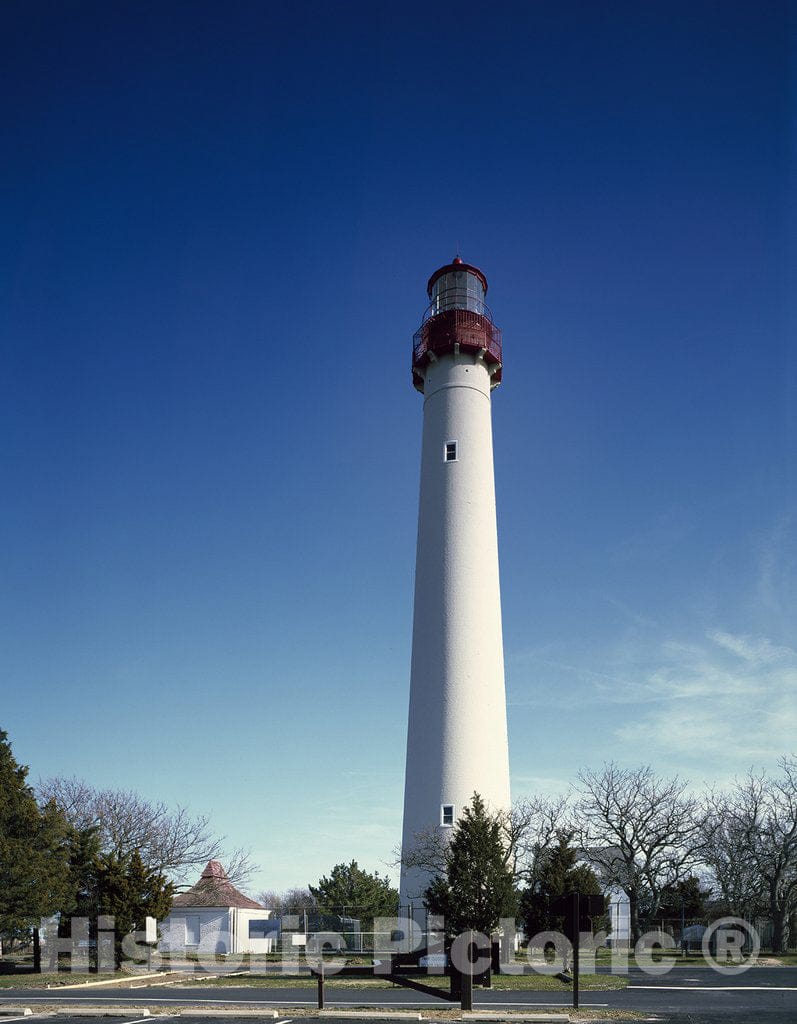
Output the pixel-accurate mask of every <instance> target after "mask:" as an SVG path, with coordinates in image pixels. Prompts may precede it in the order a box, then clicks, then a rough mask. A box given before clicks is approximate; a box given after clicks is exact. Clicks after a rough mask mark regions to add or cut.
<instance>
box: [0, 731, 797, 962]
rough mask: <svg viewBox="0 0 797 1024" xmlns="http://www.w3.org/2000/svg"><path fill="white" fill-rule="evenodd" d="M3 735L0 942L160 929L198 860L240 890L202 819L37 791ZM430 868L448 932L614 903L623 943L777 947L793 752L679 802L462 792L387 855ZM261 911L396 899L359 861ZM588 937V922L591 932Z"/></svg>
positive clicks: (787, 865)
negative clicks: (457, 806) (570, 902)
mask: <svg viewBox="0 0 797 1024" xmlns="http://www.w3.org/2000/svg"><path fill="white" fill-rule="evenodd" d="M27 774H28V770H27V768H25V767H24V766H20V765H19V764H17V762H16V761H15V759H14V756H13V753H12V750H11V745H10V743H9V742H8V737H7V734H6V733H5V732H2V731H0V940H2V941H3V942H4V944H5V946H6V947H7V946H8V944H9V943H13V942H14V941H15V940H17V939H24V938H27V937H28V936H29V934H30V929H31V928H32V927H34V926H35V925H36V924H37V923H38V921H39V920H40V919H41V918H42V917H48V916H50V915H53V914H61V915H62V917H63V918H64V919H68V918H69V917H72V916H82V917H89V918H90V919H96V917H97V915H98V914H114V915H115V916H116V918H117V922H118V930H119V931H120V934H124V929H127V930H135V929H140V928H141V927H143V921H144V918H145V917H146V916H153V917H156V918H158V919H162V918H163V917H165V916H166V915H167V914H168V912H169V908H170V906H171V901H172V898H173V895H174V892H175V891H176V889H177V887H178V886H179V885H180V884H181V883H182V882H183V880H184V879H186V878H187V877H188V876H189V874H191V873H192V872H195V871H196V869H197V868H198V867H200V866H204V864H205V863H207V861H208V860H211V859H223V860H224V862H225V863H226V865H227V869H228V875H229V877H230V878H231V880H233V881H234V882H236V883H238V884H242V883H244V882H245V881H246V879H247V878H248V877H249V876H250V875H251V873H252V871H253V870H254V869H255V865H253V864H252V863H251V860H250V858H249V855H248V854H247V852H246V851H244V850H241V849H238V850H234V851H230V852H229V853H228V854H227V855H226V856H225V854H224V852H223V844H224V839H223V837H217V836H214V835H213V833H212V831H211V828H210V822H209V819H208V818H207V817H204V816H202V815H192V814H190V813H189V811H188V810H187V809H186V808H184V807H177V808H176V809H170V808H169V807H168V806H167V805H166V804H164V803H162V802H154V801H149V800H146V799H143V798H142V797H140V796H138V795H137V794H135V793H132V792H130V791H124V790H111V789H98V788H96V787H93V786H91V785H89V784H88V783H85V782H83V781H81V780H78V779H74V778H72V779H64V778H56V779H48V780H45V781H43V782H40V783H39V785H38V787H37V788H36V789H34V788H33V787H32V786H31V785H30V784H29V782H28V781H27ZM400 857H403V863H404V864H405V866H408V867H423V868H426V869H427V870H429V871H430V873H431V876H432V878H433V881H432V884H431V885H430V887H429V889H428V890H427V892H426V903H427V906H428V907H429V909H430V910H432V911H433V912H434V913H440V914H443V915H444V916H445V917H446V918H447V920H448V921H449V922H450V924H451V926H452V927H454V926H456V925H458V924H462V925H463V927H469V928H475V929H477V930H480V931H487V932H490V931H491V930H493V929H494V928H495V927H496V926H497V922H498V920H499V919H500V918H502V917H503V918H507V917H516V918H517V919H518V920H520V921H521V922H522V923H523V925H524V928H525V930H526V931H527V933H529V934H534V933H536V932H538V931H540V930H542V929H543V928H549V929H551V930H561V929H560V928H559V927H558V922H557V921H556V919H555V917H553V916H552V915H551V913H550V909H549V908H550V905H551V902H552V900H553V899H554V898H555V897H556V896H558V895H564V894H566V893H568V892H574V891H580V892H582V893H586V894H588V893H596V894H597V893H600V892H606V891H609V890H623V891H624V892H625V894H626V896H627V898H628V904H629V913H630V929H631V938H632V940H633V941H634V942H636V941H637V940H638V938H639V937H640V935H641V934H642V933H643V932H644V931H646V930H647V929H648V928H649V927H650V926H651V925H652V924H654V923H655V922H657V921H658V920H660V919H661V918H662V917H673V916H677V914H678V910H679V908H684V909H686V908H687V907H688V908H689V909H688V911H686V912H687V913H688V914H689V916H699V915H701V914H702V911H703V910H704V902H705V900H706V899H707V898H708V899H710V900H711V901H712V905H713V908H714V910H715V911H716V913H718V914H720V913H725V914H731V915H734V916H738V917H744V918H746V919H748V920H749V919H752V918H754V917H756V916H759V915H761V916H766V917H768V918H769V919H770V920H771V922H772V929H773V940H772V947H773V950H774V951H776V952H777V951H783V950H785V949H786V948H787V945H788V943H789V940H790V939H791V941H792V943H793V942H794V940H795V938H797V756H795V755H793V754H792V755H788V756H784V757H782V758H781V759H780V761H779V768H778V772H777V773H774V774H768V773H766V772H763V771H758V772H756V771H753V770H750V771H749V772H748V773H747V774H746V775H745V776H744V777H742V778H741V779H738V780H736V781H735V782H734V783H733V784H732V785H730V786H729V787H727V788H726V789H724V790H719V789H708V790H706V791H703V792H694V791H693V790H692V789H690V787H689V785H688V784H687V782H685V781H684V780H682V779H680V778H678V777H671V778H665V777H662V776H660V775H659V774H657V773H656V772H654V771H653V769H652V768H650V767H649V766H641V767H636V768H623V767H620V766H618V765H616V764H614V763H609V764H606V765H604V766H603V767H602V768H601V769H599V770H584V771H582V772H581V773H580V774H579V776H578V784H577V785H576V786H575V787H574V788H573V790H572V792H571V794H570V795H568V796H566V797H557V798H554V797H547V796H538V797H532V798H526V799H523V800H520V801H518V802H517V803H516V804H515V805H514V806H513V808H512V810H511V811H510V812H507V813H501V814H492V813H491V812H490V811H489V810H488V809H487V808H486V806H485V805H484V802H483V801H482V800H481V798H480V797H479V796H478V794H474V798H473V800H472V802H471V805H470V806H469V807H468V808H466V809H465V810H464V812H463V814H462V815H461V817H460V820H459V822H458V823H457V825H456V826H455V827H454V829H453V830H452V831H451V832H450V833H449V834H448V835H446V836H444V835H443V833H442V832H441V830H440V829H439V828H435V829H430V830H429V831H428V833H422V834H420V835H419V836H417V837H416V844H415V847H414V848H413V849H412V850H409V851H407V850H405V851H403V853H402V854H401V855H400ZM259 898H260V901H261V902H262V903H263V904H264V905H265V906H267V907H269V908H271V909H272V910H273V911H274V912H275V913H277V914H280V915H281V914H282V913H297V912H301V911H302V910H307V911H318V912H321V913H332V914H338V915H340V916H346V915H348V916H351V917H357V916H359V917H360V918H361V926H362V928H363V930H364V931H366V930H368V928H369V925H370V922H371V921H372V920H373V918H374V917H390V916H394V915H395V914H396V913H397V911H398V909H399V908H398V892H397V891H396V890H395V889H394V888H393V887H392V885H391V883H390V881H389V879H388V878H387V877H386V876H380V875H379V873H370V872H367V871H365V870H363V869H361V868H360V867H359V865H358V864H357V862H356V861H354V860H353V861H351V862H349V863H342V864H337V865H335V867H334V868H333V869H332V870H331V871H330V873H329V874H328V875H324V876H322V878H321V879H319V881H318V883H317V884H316V885H310V886H308V887H307V888H303V889H293V890H289V891H287V892H285V893H281V894H278V893H273V892H262V893H260V897H259ZM598 926H599V927H600V924H599V925H598Z"/></svg>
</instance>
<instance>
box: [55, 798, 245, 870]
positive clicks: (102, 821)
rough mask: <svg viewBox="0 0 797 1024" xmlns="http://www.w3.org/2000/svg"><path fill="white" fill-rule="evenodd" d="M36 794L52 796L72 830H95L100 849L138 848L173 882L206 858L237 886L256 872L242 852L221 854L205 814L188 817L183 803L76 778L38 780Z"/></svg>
mask: <svg viewBox="0 0 797 1024" xmlns="http://www.w3.org/2000/svg"><path fill="white" fill-rule="evenodd" d="M37 793H38V798H39V801H40V802H41V803H47V802H48V801H49V800H54V801H55V803H56V804H57V805H58V806H59V807H60V808H61V809H62V811H63V812H64V814H65V816H66V818H67V821H68V822H69V823H70V824H71V825H72V826H74V827H75V828H78V829H86V828H91V827H94V828H96V829H97V833H98V835H99V839H100V844H101V847H102V849H103V851H105V852H107V853H117V854H126V853H129V852H131V851H132V850H138V852H139V854H140V855H141V857H142V859H143V861H144V863H145V864H146V865H147V866H148V867H152V868H156V869H157V870H158V871H162V872H164V873H165V874H167V875H168V876H169V877H170V878H171V879H172V880H173V881H174V882H176V883H182V882H184V881H185V880H186V879H187V878H188V877H189V875H190V874H191V873H192V871H195V870H196V868H198V867H204V865H205V864H206V863H207V861H209V860H220V861H222V862H223V863H224V864H225V865H226V867H227V874H228V876H229V878H230V880H231V881H233V882H236V883H237V884H241V883H243V882H245V881H246V880H247V879H248V878H249V877H250V876H251V874H252V872H253V871H254V870H256V865H254V864H252V862H251V859H250V855H249V853H248V852H247V851H245V850H242V849H237V850H233V851H231V852H229V853H227V854H226V855H225V852H224V837H223V836H222V837H217V836H214V835H213V833H212V832H211V829H210V819H209V817H208V816H207V815H202V814H199V815H192V814H191V813H190V812H189V811H188V809H187V808H186V807H183V806H179V805H178V806H177V807H175V808H170V807H169V806H168V805H167V804H165V803H164V802H163V801H160V800H158V801H153V800H147V799H145V798H144V797H141V796H139V795H138V793H134V792H132V791H131V790H122V789H97V788H96V787H94V786H91V785H89V784H88V783H87V782H85V781H83V780H82V779H77V778H50V779H44V780H40V781H39V784H38V787H37Z"/></svg>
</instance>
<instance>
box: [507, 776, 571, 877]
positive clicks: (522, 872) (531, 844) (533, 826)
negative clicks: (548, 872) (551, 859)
mask: <svg viewBox="0 0 797 1024" xmlns="http://www.w3.org/2000/svg"><path fill="white" fill-rule="evenodd" d="M570 817H571V808H570V802H569V798H568V797H566V796H562V797H547V796H533V797H525V798H523V799H521V800H518V801H516V802H515V803H514V804H513V806H512V810H511V811H510V813H509V814H508V815H506V816H505V818H504V832H505V835H506V839H507V850H508V851H509V856H510V861H509V863H511V866H512V871H513V874H514V876H515V881H516V882H517V883H518V884H524V885H525V886H526V887H532V886H533V885H534V883H535V882H536V881H537V879H538V878H539V875H540V870H541V868H542V865H543V863H544V861H545V858H546V857H547V855H548V853H549V852H550V850H551V849H552V848H553V846H555V845H556V842H557V835H558V833H559V832H562V831H568V830H569V829H570V828H572V825H571V822H570Z"/></svg>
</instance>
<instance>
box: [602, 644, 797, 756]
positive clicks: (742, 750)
mask: <svg viewBox="0 0 797 1024" xmlns="http://www.w3.org/2000/svg"><path fill="white" fill-rule="evenodd" d="M658 660H659V662H660V663H659V665H658V667H657V668H655V669H653V670H651V671H648V672H647V673H644V674H643V675H642V676H641V677H640V678H639V679H637V680H636V681H635V682H634V681H631V680H627V681H625V683H624V685H623V686H622V688H621V689H619V690H618V691H616V692H615V699H617V700H621V701H623V702H624V703H626V704H629V705H633V704H636V703H638V696H639V695H644V699H645V702H646V705H647V706H646V708H645V710H644V711H642V712H641V713H637V714H633V713H630V714H629V715H628V716H627V717H626V720H625V721H624V723H623V724H622V725H620V726H619V727H617V728H616V729H615V735H616V736H617V739H618V740H619V741H620V742H621V743H623V744H624V745H627V746H631V745H632V746H633V747H634V748H636V749H640V750H646V751H649V752H650V753H651V754H657V755H660V756H662V757H667V756H673V755H676V756H678V757H679V758H680V759H684V758H685V759H687V760H692V761H695V762H699V761H702V760H704V759H719V760H722V759H733V761H734V763H736V764H739V763H740V761H741V762H742V763H745V762H750V761H754V760H756V761H760V760H762V759H763V760H766V761H770V760H772V759H773V755H775V756H776V755H777V754H780V753H784V752H786V751H788V750H790V749H792V748H793V747H794V745H795V736H797V700H795V694H797V652H795V651H794V650H792V649H791V648H789V647H785V646H783V645H777V644H774V643H773V642H772V641H771V640H770V639H769V638H768V637H765V636H749V635H734V634H731V633H728V632H724V631H717V630H715V631H709V632H707V633H706V634H705V637H704V642H703V643H702V644H688V645H684V644H677V643H674V642H672V641H668V642H666V643H664V644H663V645H662V646H661V648H660V650H659V652H658ZM635 692H636V694H637V698H635V695H634V694H635Z"/></svg>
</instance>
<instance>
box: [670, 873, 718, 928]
mask: <svg viewBox="0 0 797 1024" xmlns="http://www.w3.org/2000/svg"><path fill="white" fill-rule="evenodd" d="M710 895H711V890H710V889H701V888H700V879H699V878H697V876H696V875H689V877H688V878H683V879H681V881H680V882H677V883H676V884H675V885H667V886H665V887H664V889H662V892H661V902H660V903H659V909H658V917H660V918H670V919H676V920H680V918H681V912H682V911H683V916H684V920H685V921H689V920H692V919H694V918H703V917H705V916H706V900H707V899H708V898H709V896H710Z"/></svg>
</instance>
